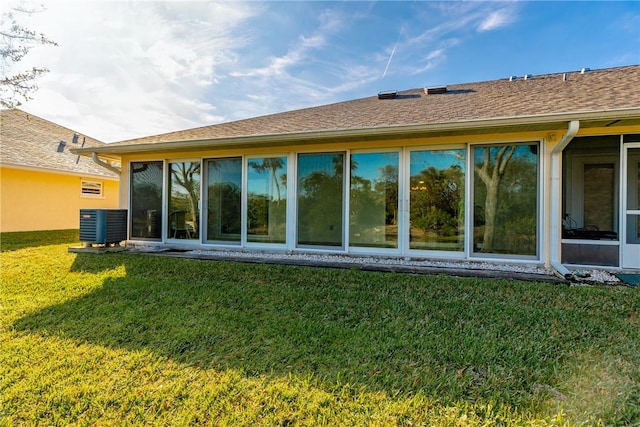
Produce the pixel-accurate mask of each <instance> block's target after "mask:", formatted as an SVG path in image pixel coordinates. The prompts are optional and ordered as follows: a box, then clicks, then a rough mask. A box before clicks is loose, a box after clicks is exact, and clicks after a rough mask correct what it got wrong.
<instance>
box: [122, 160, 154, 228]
mask: <svg viewBox="0 0 640 427" xmlns="http://www.w3.org/2000/svg"><path fill="white" fill-rule="evenodd" d="M130 167H131V227H130V230H131V238H133V239H136V238H139V239H155V240H157V239H161V238H162V162H132V163H131V165H130Z"/></svg>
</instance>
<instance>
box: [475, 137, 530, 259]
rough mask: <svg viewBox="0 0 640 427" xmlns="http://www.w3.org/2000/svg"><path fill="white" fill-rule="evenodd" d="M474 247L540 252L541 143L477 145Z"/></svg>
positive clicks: (504, 251)
mask: <svg viewBox="0 0 640 427" xmlns="http://www.w3.org/2000/svg"><path fill="white" fill-rule="evenodd" d="M473 168H474V175H473V201H474V207H473V217H474V236H473V251H474V252H475V253H483V254H513V255H532V256H533V255H536V254H537V247H538V238H537V236H538V203H537V200H538V145H537V144H518V145H493V146H476V147H474V148H473Z"/></svg>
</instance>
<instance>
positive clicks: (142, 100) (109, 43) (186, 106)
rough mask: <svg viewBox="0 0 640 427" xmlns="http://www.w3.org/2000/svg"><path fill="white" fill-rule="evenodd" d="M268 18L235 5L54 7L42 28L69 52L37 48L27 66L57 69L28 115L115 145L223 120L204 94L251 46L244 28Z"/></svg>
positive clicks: (39, 21)
mask: <svg viewBox="0 0 640 427" xmlns="http://www.w3.org/2000/svg"><path fill="white" fill-rule="evenodd" d="M259 10H260V9H259V8H258V7H257V6H256V7H253V5H247V4H243V3H233V2H231V3H213V4H208V3H135V2H134V3H124V2H106V3H102V2H88V3H80V2H60V3H51V4H49V5H48V10H47V11H45V12H43V13H41V14H37V15H34V16H33V21H32V24H33V26H34V28H37V29H38V31H42V32H44V33H45V34H47V35H48V36H49V37H50V38H52V39H53V40H55V41H57V42H58V44H59V47H57V48H56V47H51V48H39V49H37V50H36V49H34V50H33V51H32V53H31V54H30V55H29V56H28V58H25V63H24V64H21V65H23V66H24V65H29V63H33V64H38V65H40V66H46V67H47V68H49V69H50V70H51V72H50V73H49V74H48V75H46V76H45V78H43V79H42V80H41V81H40V91H38V92H36V93H35V95H34V100H33V101H30V102H28V103H25V104H24V108H25V110H27V111H30V112H31V113H33V114H36V115H41V116H43V117H46V118H48V119H50V120H52V121H57V122H59V123H61V124H64V125H66V126H68V127H71V128H74V129H77V130H81V131H84V129H90V131H87V132H90V133H88V134H89V135H90V136H92V137H95V138H98V139H101V140H105V141H113V140H119V139H128V138H133V137H137V136H143V135H148V134H152V133H160V132H168V131H172V130H176V129H180V128H182V127H184V126H198V125H204V124H210V123H211V121H212V120H218V121H219V120H221V119H222V116H221V115H219V114H215V112H214V110H215V107H214V106H213V105H211V104H209V103H208V102H207V101H206V99H205V98H206V97H205V90H204V88H207V87H211V86H213V85H214V84H215V83H216V82H218V81H219V78H220V75H219V73H222V71H221V70H223V69H224V68H225V67H229V66H231V64H233V63H234V61H236V59H237V58H236V53H235V49H236V48H238V47H242V46H244V44H245V43H246V38H245V37H244V36H243V35H242V34H241V35H239V36H236V35H234V29H235V28H237V27H238V26H239V25H241V24H242V22H243V21H245V20H246V19H247V18H249V17H251V16H253V15H254V14H256V13H258V12H259ZM29 24H31V22H30V23H29ZM132 111H135V114H132V113H131V112H132ZM71 117H75V120H74V121H73V123H71V122H70V120H69V119H70V118H71Z"/></svg>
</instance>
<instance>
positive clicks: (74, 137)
mask: <svg viewBox="0 0 640 427" xmlns="http://www.w3.org/2000/svg"><path fill="white" fill-rule="evenodd" d="M78 138H80V135H78V134H77V133H74V134H73V139H72V140H71V142H73V143H74V144H77V143H78Z"/></svg>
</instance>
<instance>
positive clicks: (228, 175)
mask: <svg viewBox="0 0 640 427" xmlns="http://www.w3.org/2000/svg"><path fill="white" fill-rule="evenodd" d="M206 168H207V234H206V239H205V240H206V241H207V242H222V243H231V244H240V241H241V236H242V158H241V157H230V158H220V159H210V160H208V161H207V163H206Z"/></svg>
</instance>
